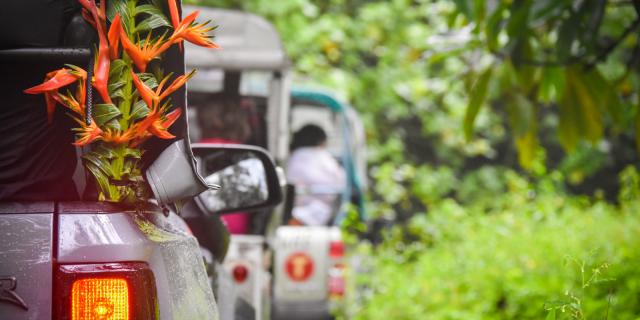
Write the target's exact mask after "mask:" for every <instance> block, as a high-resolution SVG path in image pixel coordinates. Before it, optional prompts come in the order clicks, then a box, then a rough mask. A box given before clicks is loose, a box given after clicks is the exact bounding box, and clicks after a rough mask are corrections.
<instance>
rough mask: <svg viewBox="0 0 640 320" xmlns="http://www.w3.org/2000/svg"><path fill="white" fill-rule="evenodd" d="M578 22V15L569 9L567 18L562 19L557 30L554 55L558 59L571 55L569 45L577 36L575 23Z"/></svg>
mask: <svg viewBox="0 0 640 320" xmlns="http://www.w3.org/2000/svg"><path fill="white" fill-rule="evenodd" d="M579 22H580V15H579V14H578V13H577V12H575V11H573V10H570V16H569V18H568V19H566V20H564V21H562V24H561V25H560V28H559V30H558V41H556V55H557V58H558V60H560V61H565V60H567V59H568V58H569V56H570V55H571V46H572V45H573V42H574V40H575V39H576V37H577V33H578V28H577V25H578V23H579Z"/></svg>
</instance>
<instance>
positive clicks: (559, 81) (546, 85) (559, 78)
mask: <svg viewBox="0 0 640 320" xmlns="http://www.w3.org/2000/svg"><path fill="white" fill-rule="evenodd" d="M563 91H564V72H563V70H562V69H561V68H560V67H547V68H543V69H542V76H541V78H540V86H539V87H538V99H540V101H542V102H544V103H551V102H552V101H555V100H556V99H558V97H560V95H561V94H562V92H563Z"/></svg>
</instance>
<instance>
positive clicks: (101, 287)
mask: <svg viewBox="0 0 640 320" xmlns="http://www.w3.org/2000/svg"><path fill="white" fill-rule="evenodd" d="M55 278H56V281H55V284H54V293H55V297H56V301H55V302H54V308H53V311H54V319H56V320H80V319H82V320H134V319H135V320H138V319H140V320H147V319H157V318H158V317H159V310H158V293H157V291H156V284H155V277H154V276H153V272H152V271H151V269H150V268H149V266H148V265H147V264H146V263H144V262H119V263H104V264H75V265H68V264H61V265H58V270H57V272H56V276H55Z"/></svg>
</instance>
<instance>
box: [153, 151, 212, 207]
mask: <svg viewBox="0 0 640 320" xmlns="http://www.w3.org/2000/svg"><path fill="white" fill-rule="evenodd" d="M186 148H187V146H186V143H185V140H178V141H175V142H173V143H172V144H170V145H169V146H168V147H167V148H166V149H164V150H163V151H162V153H160V155H159V156H158V157H157V158H156V160H155V161H154V162H153V163H152V164H151V166H149V168H147V171H146V172H145V176H146V178H147V182H148V183H149V186H150V187H151V191H152V192H153V195H154V197H155V198H156V200H157V201H158V204H159V205H166V204H169V203H174V202H177V201H179V200H183V199H187V198H190V197H193V196H196V195H198V194H200V193H202V192H203V191H205V190H207V189H217V188H219V187H218V186H216V185H211V184H207V183H205V181H204V180H203V179H202V177H200V176H199V175H198V173H197V172H196V170H195V163H194V162H193V161H194V159H193V158H192V157H190V156H189V155H190V153H187V152H186V150H185V149H186Z"/></svg>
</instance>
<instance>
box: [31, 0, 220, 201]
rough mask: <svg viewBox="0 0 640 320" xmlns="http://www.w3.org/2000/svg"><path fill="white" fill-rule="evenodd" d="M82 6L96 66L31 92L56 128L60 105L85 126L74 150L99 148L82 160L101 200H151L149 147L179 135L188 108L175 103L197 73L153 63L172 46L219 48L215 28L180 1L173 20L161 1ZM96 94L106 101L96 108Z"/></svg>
mask: <svg viewBox="0 0 640 320" xmlns="http://www.w3.org/2000/svg"><path fill="white" fill-rule="evenodd" d="M78 1H79V3H80V4H81V6H82V15H83V17H84V18H85V20H86V21H87V22H88V23H89V24H91V25H92V26H93V27H94V28H95V29H96V31H97V34H98V39H99V43H98V46H97V49H96V50H95V52H96V53H95V57H94V65H93V67H92V68H91V67H90V68H87V69H88V70H84V69H82V68H80V67H78V66H74V65H66V66H65V67H64V68H62V69H59V70H55V71H52V72H49V73H48V74H47V75H46V77H45V81H44V83H42V84H40V85H37V86H34V87H32V88H29V89H27V90H25V93H28V94H43V95H44V98H45V103H46V108H47V114H48V121H49V122H51V121H52V119H53V113H54V111H55V108H56V106H57V105H58V104H59V105H62V106H64V107H66V108H67V109H68V110H69V114H70V116H71V117H72V118H73V119H75V121H76V122H77V123H78V127H77V128H73V129H72V130H73V131H74V132H76V140H75V142H74V143H73V144H74V145H76V146H87V145H91V151H90V152H88V153H87V154H85V155H84V156H83V157H82V158H83V164H84V166H85V168H86V169H87V170H88V171H89V172H91V174H92V175H93V177H94V178H95V180H96V183H97V187H98V193H99V194H98V199H99V200H101V201H116V202H125V203H136V202H140V201H144V200H146V197H147V194H148V193H147V192H141V190H146V188H144V187H143V186H144V184H143V179H142V173H141V168H140V165H141V161H140V160H141V157H142V154H143V152H144V149H143V148H142V145H143V144H144V142H145V141H146V140H147V139H149V138H151V137H154V136H155V137H157V138H160V139H172V138H174V137H175V136H174V135H172V134H171V133H170V132H169V131H168V129H169V128H170V127H171V125H172V124H173V123H174V122H175V121H176V120H177V119H178V118H179V117H180V115H181V109H180V108H172V107H173V105H172V103H171V99H169V98H168V97H169V96H170V95H171V94H172V93H173V92H175V91H176V90H178V89H179V88H180V87H182V86H183V85H184V84H185V83H186V82H187V80H188V79H189V78H191V77H192V76H193V75H194V72H195V70H194V71H191V72H190V73H188V74H185V75H181V76H177V77H176V76H173V75H172V74H164V72H163V70H162V69H161V68H159V67H158V65H157V64H151V65H152V66H153V68H150V63H151V62H152V61H153V60H160V59H162V54H163V53H164V52H165V51H167V50H168V49H169V48H170V47H171V46H174V45H178V46H180V49H182V41H189V42H191V43H194V44H196V45H199V46H203V47H208V48H217V45H216V44H215V43H213V42H212V40H211V38H212V36H210V35H208V33H209V32H210V31H211V30H213V29H214V28H215V27H211V26H209V25H208V24H209V21H207V22H205V23H200V24H199V23H196V22H195V19H196V17H197V16H198V13H199V12H197V11H196V12H193V13H192V14H190V15H188V16H187V17H185V18H184V19H182V20H181V19H180V16H179V13H178V6H177V4H176V1H175V0H167V2H166V5H167V6H168V9H169V13H170V20H169V19H168V18H167V17H166V16H165V15H164V14H163V10H162V6H163V3H161V2H160V0H150V1H139V0H110V1H107V0H101V1H100V3H99V4H96V2H95V1H94V0H78ZM107 22H110V23H109V24H108V23H107ZM107 26H108V28H107ZM148 69H153V71H152V72H149V70H148ZM63 89H66V90H63ZM72 89H74V90H73V91H72ZM92 89H95V91H96V92H97V97H96V98H99V101H96V103H95V104H94V103H91V100H93V95H92V94H91V90H92ZM87 102H89V103H87ZM170 110H173V111H170Z"/></svg>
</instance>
